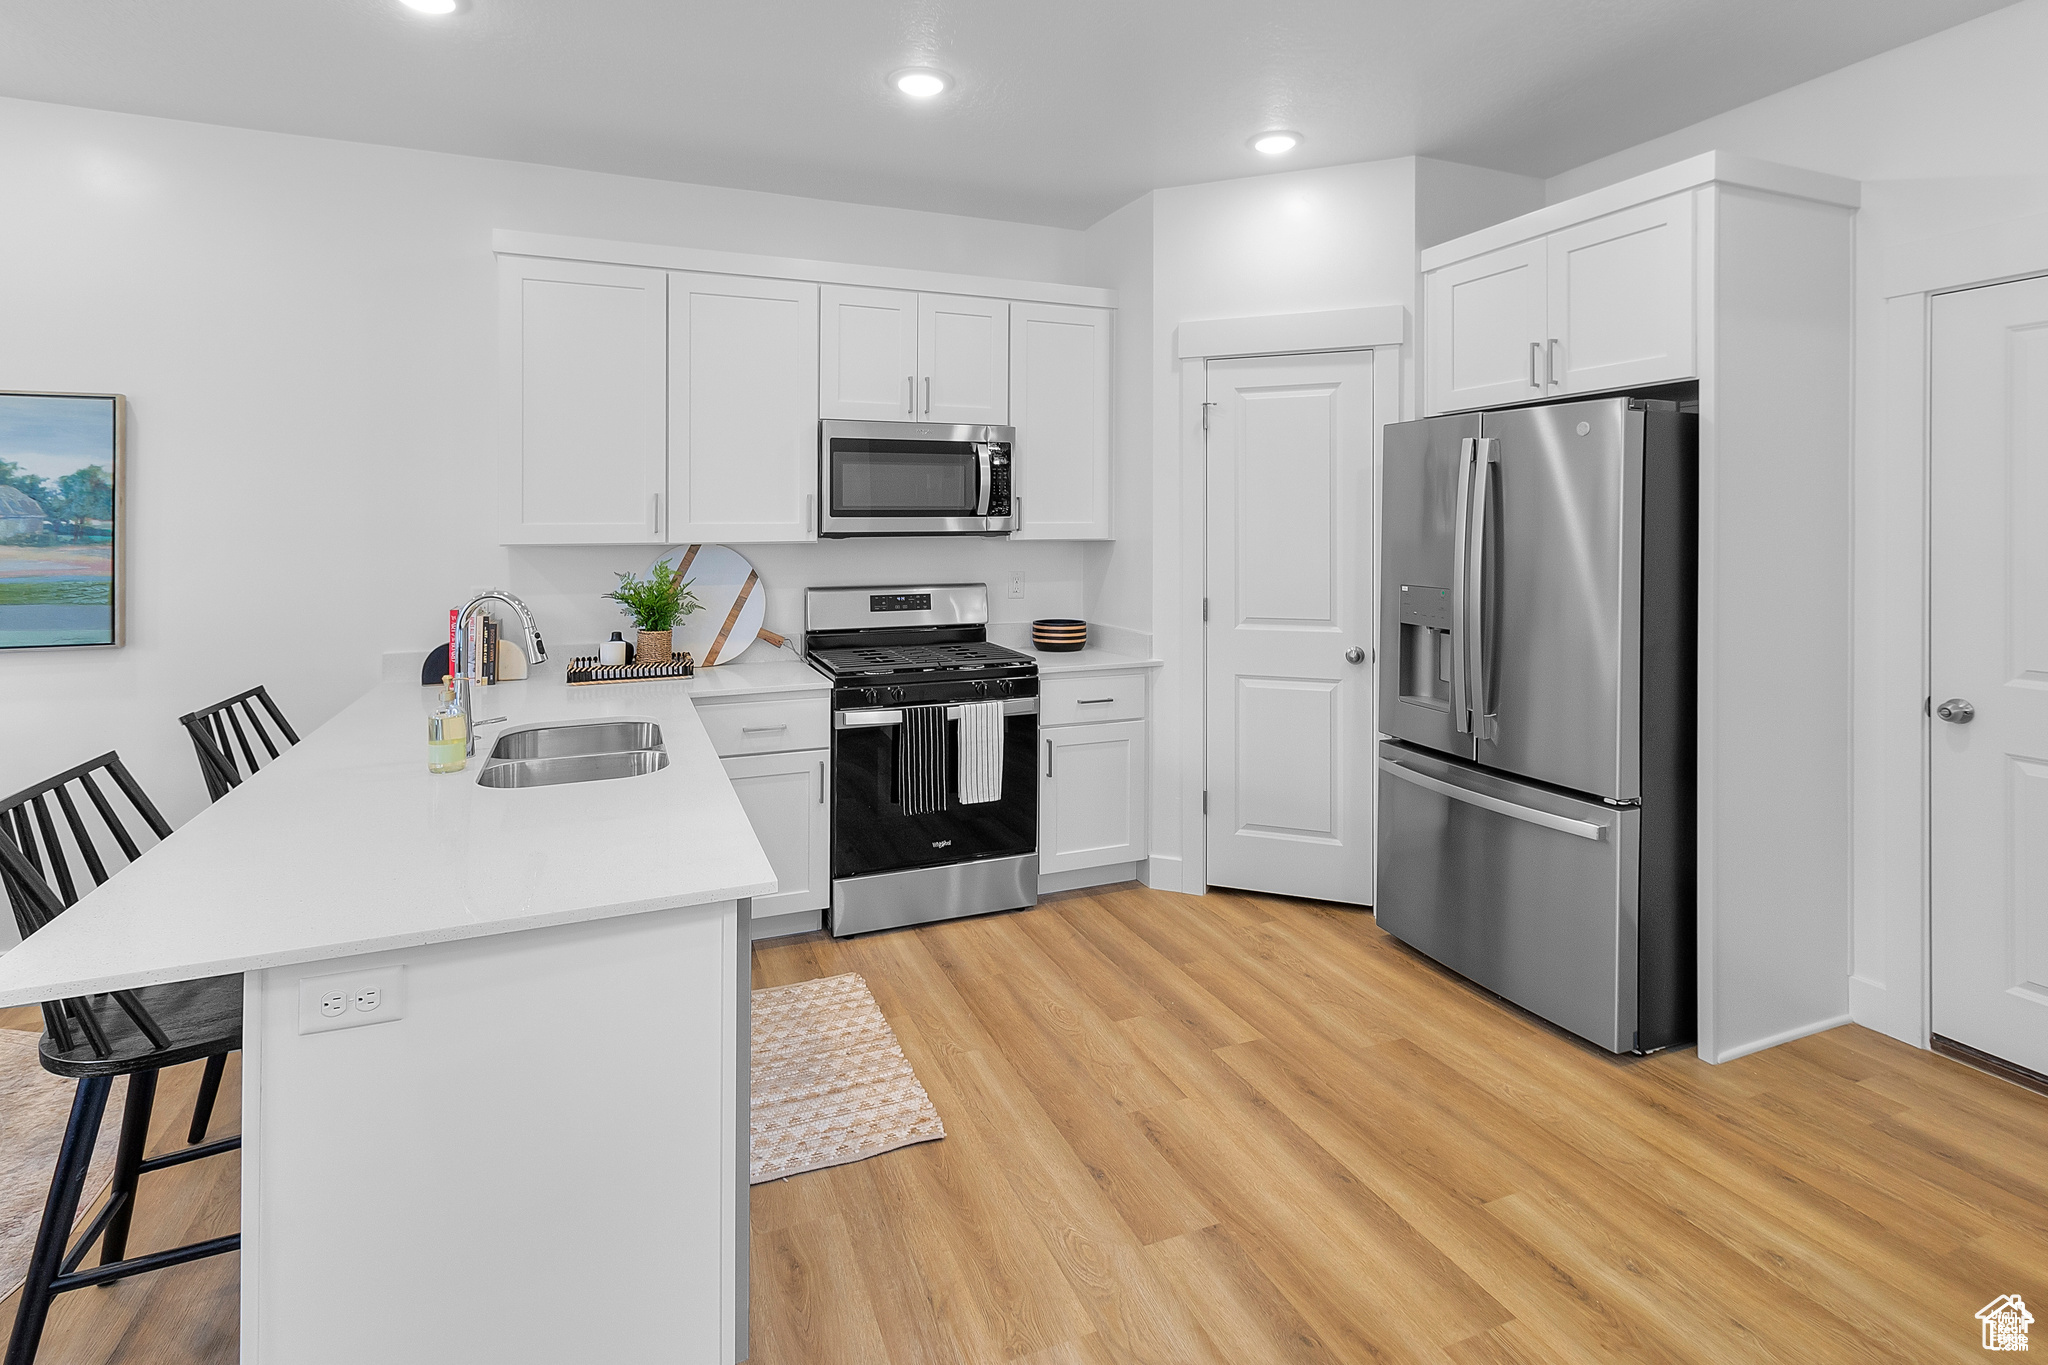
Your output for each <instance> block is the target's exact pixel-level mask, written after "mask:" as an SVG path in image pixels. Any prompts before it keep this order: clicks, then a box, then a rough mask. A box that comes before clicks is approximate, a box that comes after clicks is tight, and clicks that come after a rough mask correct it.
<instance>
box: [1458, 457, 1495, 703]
mask: <svg viewBox="0 0 2048 1365" xmlns="http://www.w3.org/2000/svg"><path fill="white" fill-rule="evenodd" d="M1473 447H1474V449H1473V461H1472V464H1473V477H1472V560H1471V564H1470V566H1469V567H1468V568H1467V569H1466V571H1465V608H1466V622H1467V625H1468V626H1469V627H1470V629H1471V632H1472V640H1471V643H1470V644H1468V645H1467V646H1466V647H1465V662H1466V664H1467V665H1468V667H1469V668H1470V670H1471V672H1470V676H1469V677H1468V678H1467V679H1466V682H1465V695H1466V699H1467V701H1468V702H1469V703H1470V705H1471V707H1472V734H1473V737H1474V738H1476V739H1493V738H1495V737H1496V735H1497V734H1498V733H1499V727H1498V726H1497V725H1496V724H1495V722H1494V719H1493V698H1491V697H1489V696H1488V695H1487V684H1488V682H1489V681H1490V676H1489V673H1488V670H1487V660H1486V582H1487V580H1486V511H1487V504H1488V503H1489V502H1491V501H1492V500H1493V499H1492V496H1491V495H1492V492H1493V470H1494V466H1495V465H1497V464H1498V463H1499V462H1500V443H1499V442H1498V441H1496V440H1494V439H1492V438H1491V437H1486V436H1482V437H1480V438H1479V439H1478V440H1477V441H1474V442H1473Z"/></svg>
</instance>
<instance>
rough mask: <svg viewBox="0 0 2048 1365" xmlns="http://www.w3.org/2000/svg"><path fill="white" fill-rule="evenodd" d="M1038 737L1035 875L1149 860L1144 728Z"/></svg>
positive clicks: (1066, 729) (1077, 728)
mask: <svg viewBox="0 0 2048 1365" xmlns="http://www.w3.org/2000/svg"><path fill="white" fill-rule="evenodd" d="M1038 733H1039V739H1040V743H1041V745H1042V747H1043V749H1044V757H1043V762H1042V764H1041V766H1040V768H1039V783H1038V870H1039V871H1040V872H1041V873H1044V872H1071V871H1074V870H1075V869H1077V868H1083V867H1106V866H1108V865H1109V864H1111V863H1129V862H1135V861H1137V860H1138V859H1140V858H1143V857H1144V856H1146V854H1145V850H1146V840H1145V771H1146V770H1145V722H1144V721H1141V720H1125V721H1117V722H1114V723H1113V724H1109V725H1062V726H1056V727H1054V728H1052V729H1048V730H1041V731H1039V732H1038Z"/></svg>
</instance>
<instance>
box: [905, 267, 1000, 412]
mask: <svg viewBox="0 0 2048 1365" xmlns="http://www.w3.org/2000/svg"><path fill="white" fill-rule="evenodd" d="M917 372H918V386H919V392H918V395H917V398H918V409H917V420H918V421H920V422H952V423H955V424H959V425H975V426H983V425H992V426H1002V425H1004V424H1006V423H1008V422H1009V420H1010V305H1009V303H1008V302H1006V301H1005V300H1002V299H971V298H962V297H960V296H958V295H955V294H919V295H918V296H917Z"/></svg>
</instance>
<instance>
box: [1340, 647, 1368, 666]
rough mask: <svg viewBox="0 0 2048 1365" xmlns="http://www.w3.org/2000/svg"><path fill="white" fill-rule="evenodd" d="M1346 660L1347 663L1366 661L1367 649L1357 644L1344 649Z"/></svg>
mask: <svg viewBox="0 0 2048 1365" xmlns="http://www.w3.org/2000/svg"><path fill="white" fill-rule="evenodd" d="M1344 662H1345V663H1347V664H1362V663H1364V662H1365V651H1364V650H1362V649H1360V648H1359V647H1358V646H1357V645H1353V646H1351V648H1349V649H1347V650H1345V651H1344Z"/></svg>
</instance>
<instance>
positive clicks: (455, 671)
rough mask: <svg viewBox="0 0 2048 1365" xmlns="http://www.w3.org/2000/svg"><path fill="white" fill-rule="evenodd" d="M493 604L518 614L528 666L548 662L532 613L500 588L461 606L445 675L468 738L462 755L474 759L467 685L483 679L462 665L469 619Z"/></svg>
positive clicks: (474, 747)
mask: <svg viewBox="0 0 2048 1365" xmlns="http://www.w3.org/2000/svg"><path fill="white" fill-rule="evenodd" d="M493 600H495V601H499V602H503V603H504V604H505V605H506V606H508V607H510V608H512V610H513V611H515V612H517V613H518V614H519V623H520V624H521V625H523V626H525V627H526V639H527V643H529V644H531V645H532V646H533V658H532V659H531V660H530V662H532V663H537V664H544V663H546V662H547V661H548V647H547V646H546V645H544V644H542V643H541V639H540V627H539V626H537V625H535V624H534V623H533V613H532V612H530V611H528V610H527V609H526V603H524V602H522V601H520V600H519V599H518V598H516V597H514V596H513V595H512V594H511V593H509V592H506V591H505V590H504V589H503V588H485V589H484V590H483V591H482V592H480V593H478V594H477V595H476V596H474V597H472V598H470V599H469V601H468V602H466V603H464V604H463V607H462V610H461V611H459V612H457V613H455V640H454V643H453V644H451V645H450V646H449V658H448V672H449V674H450V675H451V676H452V677H453V678H454V686H455V699H456V700H457V701H459V702H461V703H462V731H463V734H464V735H466V736H467V737H468V738H467V746H468V747H466V748H465V749H464V750H463V753H464V754H466V755H467V756H469V757H471V758H474V757H475V756H476V725H475V724H474V723H473V720H472V707H471V704H470V685H471V684H472V683H478V682H482V681H483V679H481V678H475V677H471V676H470V675H469V674H468V673H465V672H464V671H463V668H462V662H463V660H465V659H467V658H468V657H469V621H470V618H471V617H472V616H475V615H476V613H477V610H478V608H480V607H482V606H483V604H484V603H486V602H490V601H493Z"/></svg>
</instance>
